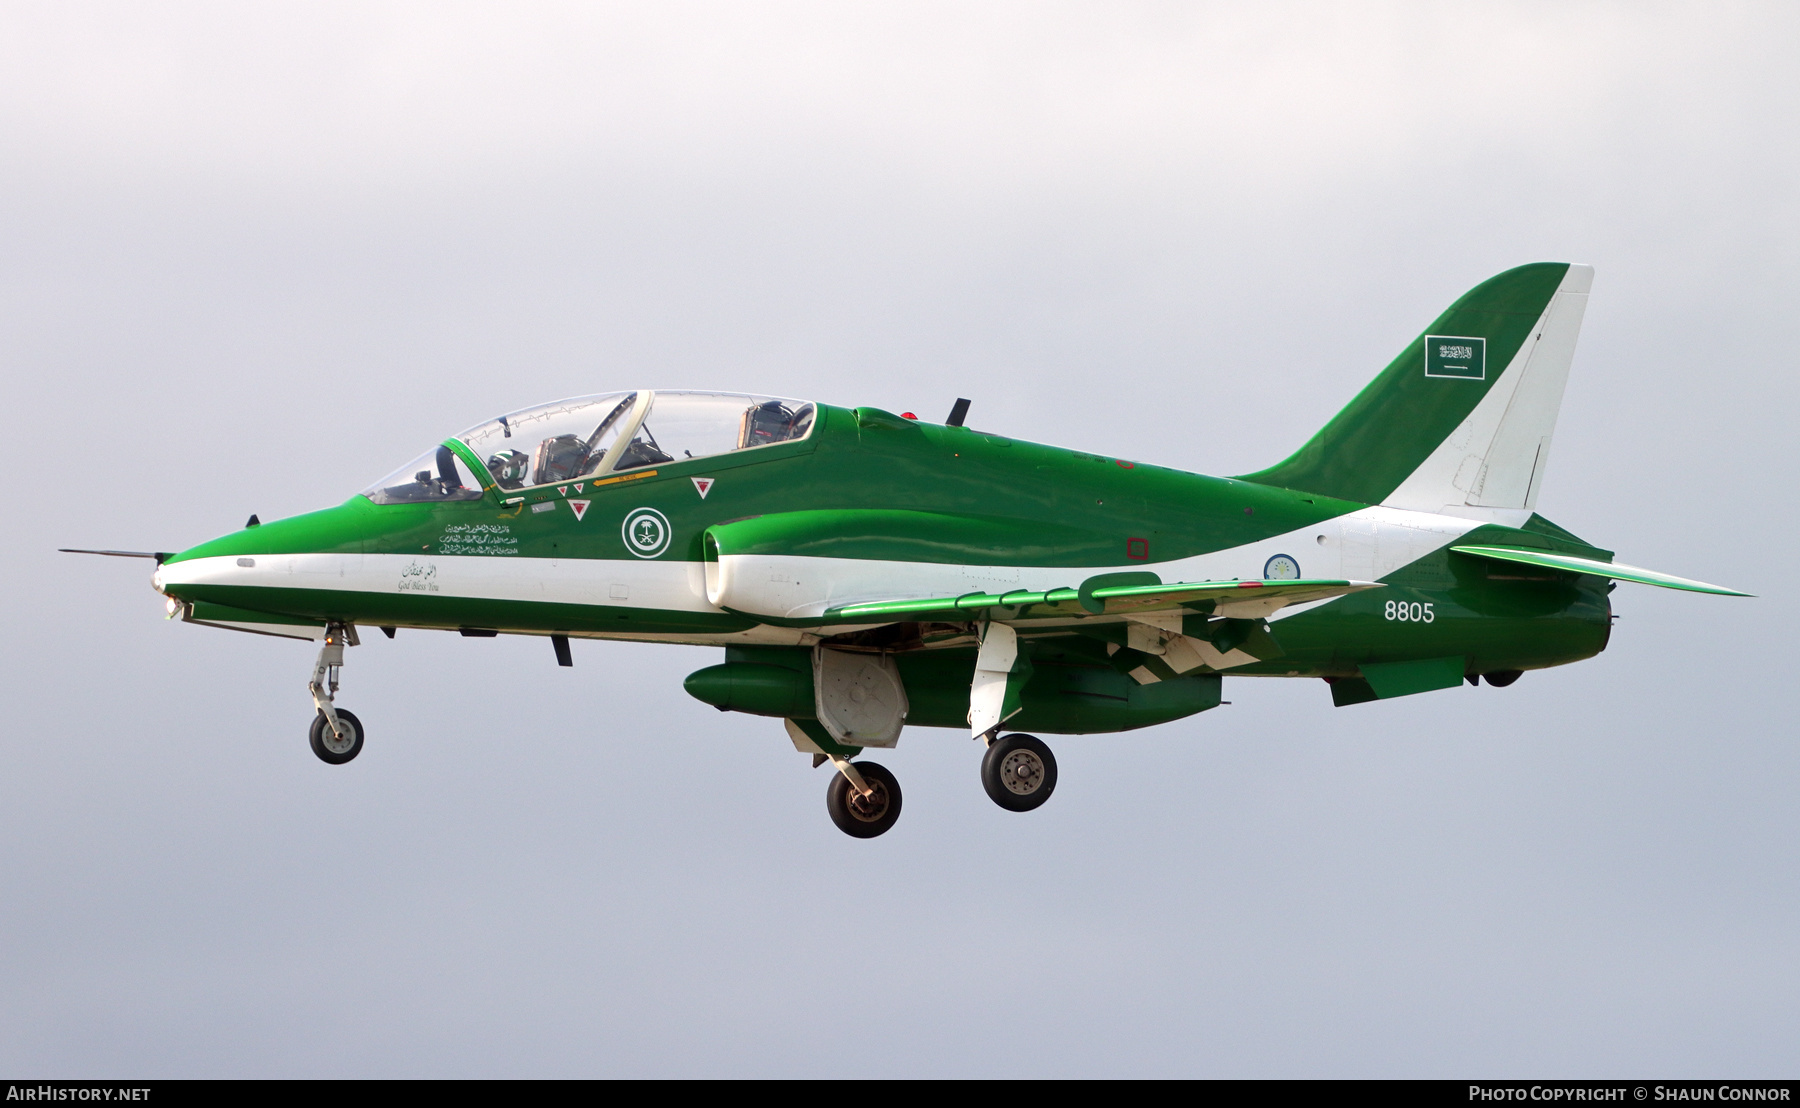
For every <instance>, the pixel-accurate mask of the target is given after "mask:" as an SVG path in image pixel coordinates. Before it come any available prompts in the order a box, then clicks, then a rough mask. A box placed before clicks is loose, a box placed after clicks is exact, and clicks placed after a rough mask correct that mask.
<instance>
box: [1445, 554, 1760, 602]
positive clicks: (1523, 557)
mask: <svg viewBox="0 0 1800 1108" xmlns="http://www.w3.org/2000/svg"><path fill="white" fill-rule="evenodd" d="M1450 549H1451V550H1454V551H1456V552H1457V553H1458V554H1468V555H1471V556H1472V557H1476V558H1489V559H1492V560H1493V561H1496V562H1516V563H1518V564H1520V565H1527V566H1538V567H1540V568H1542V569H1560V570H1563V571H1564V572H1566V573H1591V574H1593V575H1595V576H1596V577H1611V578H1614V579H1616V580H1619V581H1636V582H1637V583H1638V584H1640V585H1660V586H1662V587H1663V588H1665V589H1684V590H1686V591H1688V592H1707V593H1713V594H1715V595H1717V596H1754V595H1755V594H1754V593H1747V592H1739V591H1737V590H1736V589H1727V588H1722V587H1720V586H1718V585H1709V584H1707V583H1706V582H1705V581H1690V580H1689V579H1687V578H1686V577H1676V576H1675V575H1674V574H1671V573H1658V572H1657V571H1656V570H1653V569H1640V568H1638V567H1637V566H1626V565H1620V564H1619V563H1617V562H1602V561H1600V560H1598V559H1596V558H1577V557H1576V556H1574V555H1573V554H1552V553H1551V552H1549V551H1548V550H1522V549H1520V548H1518V547H1513V546H1453V547H1451V548H1450Z"/></svg>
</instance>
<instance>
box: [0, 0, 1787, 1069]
mask: <svg viewBox="0 0 1800 1108" xmlns="http://www.w3.org/2000/svg"><path fill="white" fill-rule="evenodd" d="M1797 49H1800V16H1797V15H1796V9H1795V8H1794V7H1793V6H1791V5H1784V4H1774V3H1771V4H1763V5H1759V4H1726V3H1717V2H1709V3H1704V4H1691V5H1680V4H1664V5H1645V4H1638V3H1621V4H1598V3H1596V4H1580V5H1570V4H1556V3H1543V4H1529V3H1520V4H1509V5H1479V4H1457V5H1448V4H1438V5H1429V4H1428V5H1406V4H1366V5H1343V4H1324V3H1319V4H1293V5H1277V4H1264V5H1256V6H1254V8H1253V9H1250V10H1246V9H1245V8H1244V6H1240V5H1231V6H1226V5H1220V6H1216V7H1215V6H1209V5H1198V4H1166V5H1165V4H1137V5H1132V4H1124V3H1117V2H1113V3H1105V4H1093V5H1056V4H1046V3H1028V4H1027V3H1020V4H971V3H955V4H942V5H933V4H926V3H906V4H898V5H873V4H863V5H852V4H843V3H820V4H813V5H799V4H724V3H721V4H695V5H683V4H674V3H661V4H656V5H639V6H622V7H606V6H603V5H594V4H589V5H569V6H559V5H549V4H525V3H508V4H487V5H477V4H460V5H453V4H443V3H434V4H418V5H404V4H360V5H326V4H293V5H281V4H257V5H242V4H229V3H221V4H216V5H202V4H162V5H142V4H117V5H95V4H74V3H69V2H55V3H42V4H36V3H19V2H7V3H5V4H3V5H0V384H3V385H4V388H3V391H0V402H3V403H4V406H5V408H4V411H5V415H6V417H7V424H8V425H9V426H11V427H12V428H13V430H14V432H17V434H16V435H15V437H14V439H13V440H12V441H13V447H12V448H11V449H10V450H9V451H8V452H7V458H8V461H9V462H10V464H11V466H12V468H13V470H14V472H15V473H16V474H17V475H18V477H19V478H20V480H17V481H16V482H15V487H16V496H15V503H14V506H13V510H12V511H11V512H10V513H9V514H8V517H7V518H8V522H7V523H6V524H5V527H6V538H7V541H6V542H5V543H3V544H0V572H3V573H4V575H5V580H6V581H8V582H9V583H10V585H11V588H10V590H9V597H8V600H7V604H6V606H7V610H8V615H7V616H6V620H5V627H6V628H7V630H8V632H9V633H8V634H7V635H6V636H5V640H4V643H3V644H0V689H3V690H4V704H5V707H6V716H7V718H6V723H5V725H4V727H0V735H3V736H4V738H3V739H0V751H3V752H4V755H5V758H4V769H0V1071H6V1072H9V1073H12V1074H15V1075H25V1074H30V1075H33V1076H38V1075H54V1076H79V1075H94V1076H99V1075H116V1076H224V1075H294V1076H426V1075H431V1076H463V1075H469V1076H473V1075H482V1076H509V1075H510V1076H527V1075H545V1076H608V1075H710V1076H726V1075H765V1076H766V1075H843V1076H854V1075H987V1076H1021V1077H1028V1076H1064V1075H1088V1076H1098V1075H1187V1076H1258V1075H1294V1076H1364V1075H1395V1076H1406V1075H1433V1076H1472V1075H1481V1076H1496V1075H1523V1076H1544V1075H1629V1074H1646V1075H1649V1074H1655V1075H1663V1076H1669V1075H1695V1076H1711V1075H1716V1076H1745V1075H1783V1076H1789V1077H1791V1076H1792V1075H1793V1074H1794V1072H1795V1070H1796V1068H1797V1067H1796V1063H1797V1062H1800V1047H1797V1046H1796V1044H1797V1043H1800V884H1797V881H1796V876H1795V875H1796V873H1797V872H1800V801H1797V799H1796V783H1797V776H1800V753H1797V752H1796V742H1795V740H1796V734H1795V730H1796V729H1795V727H1794V725H1793V722H1792V721H1793V715H1794V705H1793V700H1792V689H1793V681H1794V674H1795V672H1796V664H1797V662H1800V659H1797V658H1796V653H1797V652H1796V649H1795V646H1794V636H1793V628H1794V626H1795V624H1796V620H1797V619H1800V606H1797V605H1796V604H1795V602H1794V588H1793V581H1794V578H1795V572H1794V571H1795V556H1794V553H1793V551H1794V548H1795V538H1796V535H1795V526H1794V521H1793V517H1792V516H1791V515H1789V514H1788V513H1789V512H1790V511H1792V510H1793V496H1792V478H1791V473H1792V471H1793V468H1794V443H1795V439H1796V436H1795V432H1794V426H1795V417H1796V414H1797V407H1800V405H1797V403H1796V401H1797V399H1800V387H1797V386H1796V383H1795V372H1794V365H1795V356H1794V352H1793V338H1792V332H1793V330H1794V325H1793V314H1794V306H1795V304H1796V303H1800V265H1797V263H1800V250H1797V249H1796V247H1797V246H1800V201H1797V200H1796V197H1797V196H1800V172H1797V170H1800V154H1797V153H1796V151H1797V149H1800V144H1797V142H1796V140H1797V138H1800V134H1797V126H1796V124H1797V112H1796V109H1797V108H1800V103H1797V101H1800V79H1797V78H1796V74H1795V70H1794V68H1793V66H1794V63H1793V58H1794V56H1795V53H1796V50H1797ZM1539 260H1563V261H1581V262H1588V263H1591V264H1593V265H1595V266H1596V267H1597V277H1596V281H1595V285H1594V293H1593V297H1592V301H1591V306H1590V309H1589V311H1588V314H1587V321H1586V324H1585V327H1584V330H1583V334H1582V339H1581V345H1580V347H1579V349H1578V351H1577V354H1576V359H1575V365H1574V371H1573V374H1572V377H1571V380H1570V385H1569V389H1568V395H1567V400H1566V403H1565V405H1564V408H1563V413H1562V420H1561V423H1560V425H1559V427H1558V432H1557V440H1556V453H1555V456H1554V459H1553V462H1552V465H1551V468H1550V470H1549V474H1548V478H1547V481H1546V484H1545V487H1544V492H1543V494H1542V498H1541V502H1540V505H1539V508H1540V510H1541V511H1542V512H1543V513H1544V514H1545V515H1547V516H1549V517H1550V518H1551V519H1553V520H1555V521H1556V522H1558V523H1559V524H1561V525H1562V526H1564V527H1567V528H1569V529H1571V530H1573V531H1574V532H1576V533H1577V534H1579V535H1581V536H1583V537H1584V538H1587V539H1589V540H1590V541H1592V542H1594V543H1596V544H1598V545H1600V546H1603V547H1607V548H1610V549H1614V550H1617V551H1618V554H1619V557H1620V559H1621V560H1622V561H1627V562H1632V563H1635V564H1639V565H1647V566H1651V567H1654V568H1657V569H1661V570H1665V571H1668V572H1672V573H1677V574H1682V575H1685V576H1693V577H1698V578H1702V579H1705V580H1711V581H1717V582H1720V583H1722V584H1726V585H1730V586H1735V587H1738V588H1743V589H1747V590H1749V591H1751V592H1755V593H1758V594H1760V596H1759V598H1758V599H1755V600H1734V599H1728V598H1718V597H1704V596H1696V595H1690V594H1677V593H1671V592H1665V591H1662V590H1655V589H1648V588H1642V587H1638V586H1631V585H1623V586H1621V587H1620V588H1619V590H1618V591H1617V592H1616V593H1615V594H1614V598H1613V602H1614V609H1615V611H1616V612H1618V613H1619V615H1620V619H1619V622H1618V624H1617V626H1616V628H1615V632H1614V635H1613V638H1612V643H1611V646H1610V648H1609V649H1608V650H1607V651H1606V653H1604V654H1602V655H1601V656H1599V657H1598V658H1595V659H1593V660H1591V661H1588V662H1585V663H1581V664H1579V665H1576V666H1571V667H1566V668H1563V669H1559V670H1553V671H1547V672H1538V673H1531V674H1528V675H1526V677H1525V678H1524V679H1522V680H1521V681H1519V682H1518V684H1516V685H1514V686H1512V687H1511V688H1508V689H1490V688H1485V687H1484V688H1481V689H1468V688H1462V689H1457V690H1451V691H1443V692H1437V693H1430V694H1426V695H1422V696H1417V697H1410V698H1405V699H1401V700H1397V701H1391V702H1384V703H1377V704H1369V705H1361V706H1357V707H1352V708H1347V709H1334V708H1333V707H1332V706H1331V700H1330V696H1329V694H1328V692H1327V690H1326V687H1325V686H1324V684H1323V683H1322V682H1317V681H1277V680H1264V681H1257V680H1251V679H1242V678H1240V679H1235V680H1228V681H1227V682H1226V698H1227V699H1228V700H1230V701H1232V703H1231V704H1230V705H1229V706H1227V707H1221V708H1220V709H1218V710H1216V711H1213V712H1208V713H1205V714H1203V715H1201V716H1197V717H1194V718H1192V719H1189V720H1184V721H1181V722H1178V723H1174V724H1169V725H1166V726H1163V727H1160V728H1156V729H1153V730H1150V731H1145V732H1138V733H1133V734H1127V735H1118V736H1088V737H1068V738H1052V739H1051V740H1050V741H1051V743H1052V745H1053V747H1054V749H1055V751H1056V753H1057V756H1058V759H1059V761H1060V763H1061V779H1060V785H1059V787H1058V789H1057V795H1056V797H1055V799H1054V800H1053V801H1052V802H1051V803H1050V804H1048V805H1047V806H1046V807H1045V808H1043V809H1041V810H1040V811H1038V812H1036V813H1032V814H1030V815H1024V816H1021V815H1014V814H1010V813H1006V812H1003V811H1001V810H1000V809H999V808H997V807H995V806H994V805H993V804H992V803H991V802H990V801H989V800H988V799H987V798H986V796H985V795H984V794H983V792H982V790H981V788H980V785H979V782H978V779H977V764H978V754H979V750H978V748H977V747H975V746H974V744H972V743H970V742H969V741H968V739H967V737H966V736H963V735H961V734H959V733H957V732H952V731H936V730H924V729H918V730H913V731H910V732H908V733H907V734H906V735H905V737H904V738H903V739H902V740H901V743H900V746H899V748H898V749H897V750H896V751H894V752H892V753H891V754H886V755H883V756H882V759H881V760H882V761H883V762H884V763H885V764H887V765H888V766H889V767H890V768H892V769H893V770H895V772H896V773H897V774H898V775H899V777H900V779H901V782H902V784H903V786H904V788H905V790H906V792H905V795H906V809H905V815H904V817H903V818H902V819H901V821H900V823H899V824H898V826H897V827H896V828H895V830H894V831H892V832H891V833H889V834H888V835H886V836H885V837H883V838H881V839H878V840H873V841H867V842H862V841H854V840H851V839H849V838H847V837H845V836H844V835H843V834H841V833H840V832H838V831H837V830H836V829H835V828H834V827H833V826H832V825H831V824H830V822H829V821H828V819H827V818H826V814H825V811H824V798H823V793H824V791H825V786H826V779H827V772H828V771H825V770H820V771H816V772H815V771H812V770H810V769H809V768H808V763H807V761H806V759H805V758H803V757H802V756H800V755H798V754H796V753H795V752H794V751H793V749H792V747H791V746H790V745H789V743H788V741H787V739H786V737H785V736H784V735H783V733H782V731H781V728H780V726H779V724H778V723H776V722H775V721H771V720H764V719H759V718H754V717H745V716H736V715H720V714H718V713H716V712H714V711H713V710H712V709H711V708H708V707H706V706H705V705H702V704H700V703H699V702H697V701H694V700H692V699H690V698H689V697H687V696H686V695H685V694H684V693H683V691H682V689H681V679H682V677H683V676H685V675H686V674H687V673H688V672H690V671H692V670H694V669H697V668H700V667H701V666H704V665H710V664H713V663H714V662H716V661H718V660H719V652H718V651H716V650H705V649H699V648H689V647H667V646H652V645H624V644H602V643H588V642H578V643H576V644H575V668H574V669H572V670H564V669H559V668H557V667H556V665H555V664H554V659H553V657H552V654H551V651H550V648H549V646H548V644H546V643H544V642H543V641H542V640H536V639H530V640H527V639H499V640H465V639H461V638H458V637H456V636H451V635H444V634H431V633H425V632H413V633H407V632H402V633H401V634H400V636H399V637H398V638H397V639H396V640H394V641H392V642H390V641H388V640H386V639H384V638H381V637H379V636H373V637H372V638H373V641H368V640H367V639H365V642H364V645H363V646H361V647H359V648H356V649H354V650H352V651H351V652H350V656H349V659H348V664H347V667H346V670H345V675H344V691H343V693H342V695H341V698H340V703H342V704H344V705H345V706H347V707H350V708H352V709H353V710H355V711H356V712H357V713H358V714H359V715H360V716H361V718H362V719H363V721H364V722H365V724H366V725H367V727H368V730H369V740H368V746H367V749H366V750H365V752H364V753H363V754H362V756H361V757H360V758H358V759H357V761H356V762H355V763H354V764H352V765H350V766H346V767H341V768H339V767H328V766H325V765H323V764H322V763H320V762H319V761H318V760H317V759H316V758H314V757H313V755H312V754H311V752H310V751H309V750H308V748H307V745H306V738H305V731H306V727H307V725H308V722H309V720H310V717H311V715H312V709H311V705H310V703H309V701H308V698H307V694H306V690H305V682H306V679H307V676H308V673H309V671H310V668H311V664H312V657H313V648H311V647H310V646H308V645H306V644H303V643H296V642H283V641H278V640H273V639H266V638H259V637H252V636H247V635H236V634H232V633H229V632H224V631H217V630H211V629H206V628H199V627H192V626H186V625H182V624H179V623H173V624H172V623H166V622H164V621H163V619H162V614H163V613H162V608H161V601H160V598H158V597H157V596H155V595H154V594H153V593H152V592H151V590H150V588H149V585H148V581H147V578H148V576H149V567H148V565H147V563H140V562H129V561H114V560H101V559H85V558H77V557H74V556H70V555H58V554H55V553H52V550H53V549H54V548H55V547H58V546H107V547H124V548H131V549H142V550H175V549H181V548H184V547H187V546H190V545H193V544H195V543H197V542H200V541H203V540H205V539H207V538H210V537H213V536H215V535H217V534H220V533H223V532H226V531H230V530H233V529H235V528H237V527H239V526H241V525H242V523H243V521H244V518H245V517H246V516H248V515H249V514H250V513H251V512H257V513H260V514H261V516H262V518H263V519H265V520H267V519H271V518H274V517H278V516H284V515H289V514H293V513H297V512H301V511H307V510H310V509H313V508H318V507H323V506H326V505H330V504H334V503H338V502H340V501H342V500H343V499H344V498H345V497H347V496H349V495H350V494H352V493H354V492H355V491H356V490H357V489H359V488H362V487H363V486H364V485H366V484H367V483H368V482H370V481H371V480H373V479H375V478H377V477H379V476H380V475H382V474H384V473H386V472H388V471H389V470H391V469H392V468H393V467H394V466H396V465H399V464H401V463H403V462H404V461H405V460H406V459H407V458H409V457H412V456H414V455H416V454H418V453H419V452H421V451H422V450H424V449H425V448H426V447H428V446H429V445H431V444H433V443H435V442H437V441H439V440H441V439H442V438H444V437H445V436H446V435H448V434H451V433H454V432H456V431H458V430H461V429H462V428H465V427H467V426H469V425H472V424H474V423H476V422H479V421H480V420H482V419H485V418H488V417H491V416H492V415H494V414H496V413H498V412H502V411H507V410H511V409H515V408H519V407H523V406H526V405H529V404H533V403H537V402H540V401H544V400H548V399H552V398H555V397H560V396H566V395H570V394H577V393H586V392H599V391H605V390H611V389H618V388H629V387H637V386H648V387H676V388H679V387H729V388H733V389H741V390H746V391H755V392H765V393H774V394H781V395H789V396H799V397H805V398H809V399H816V400H819V401H823V402H827V403H833V404H844V405H861V404H873V405H877V406H881V407H885V408H889V409H892V410H896V411H899V410H908V411H917V412H919V413H920V414H921V415H922V416H926V417H928V418H936V419H941V418H943V415H944V414H945V413H946V412H948V410H949V407H950V405H951V402H952V401H953V400H954V399H955V398H956V397H958V396H967V397H970V398H972V399H973V401H974V408H973V411H972V413H971V422H972V423H973V424H975V425H977V426H979V427H982V428H986V429H992V430H995V431H998V432H1002V433H1005V434H1007V435H1013V436H1018V437H1023V438H1031V439H1037V440H1041V441H1048V442H1053V443H1059V444H1064V445H1069V446H1075V447H1080V448H1084V449H1092V450H1097V451H1104V452H1107V453H1111V454H1118V455H1124V456H1128V457H1133V458H1141V459H1144V460H1148V461H1154V462H1159V463H1163V464H1168V465H1175V466H1181V467H1186V468H1192V469H1198V470H1201V471H1205V472H1213V473H1240V472H1245V471H1247V470H1252V469H1256V468H1260V467H1262V466H1264V465H1267V464H1269V463H1270V462H1272V461H1275V460H1277V459H1279V458H1281V457H1283V456H1285V455H1286V454H1287V453H1288V452H1289V451H1290V450H1292V449H1293V448H1294V447H1295V446H1296V445H1298V444H1299V443H1300V442H1301V441H1303V440H1304V439H1305V438H1306V437H1307V436H1308V435H1309V434H1311V432H1312V431H1313V430H1315V429H1316V428H1317V427H1318V426H1319V425H1320V424H1322V423H1323V422H1324V421H1325V420H1326V419H1328V418H1329V417H1330V416H1331V414H1332V413H1333V412H1335V411H1336V410H1337V409H1338V408H1339V407H1340V406H1341V405H1342V404H1343V403H1344V402H1345V401H1346V400H1348V399H1349V398H1350V397H1351V396H1352V395H1354V393H1355V392H1356V391H1357V390H1358V389H1359V388H1361V387H1362V385H1363V384H1364V383H1366V381H1367V380H1368V379H1369V378H1370V377H1371V376H1373V374H1374V373H1375V372H1376V371H1378V370H1379V369H1380V368H1381V367H1382V366H1383V365H1385V364H1386V363H1387V361H1388V360H1389V359H1390V358H1391V357H1392V356H1393V355H1394V354H1395V353H1397V352H1398V351H1399V350H1400V349H1401V348H1402V347H1403V346H1404V345H1405V344H1406V343H1407V342H1408V341H1409V340H1410V339H1411V338H1412V337H1413V336H1414V335H1416V334H1417V333H1418V332H1419V331H1420V329H1421V328H1423V327H1424V326H1425V325H1426V324H1427V323H1429V322H1430V321H1431V319H1432V318H1433V316H1435V315H1436V313H1437V312H1439V311H1440V310H1441V309H1442V308H1443V307H1444V306H1446V305H1447V304H1449V302H1450V301H1451V300H1453V299H1454V298H1455V297H1456V296H1458V295H1460V294H1461V293H1462V292H1463V291H1465V290H1466V289H1467V288H1469V287H1470V286H1472V285H1474V284H1476V283H1477V282H1479V281H1481V280H1483V279H1484V278H1486V277H1488V276H1490V275H1492V274H1494V273H1496V272H1498V271H1500V270H1502V269H1506V268H1508V267H1511V266H1513V265H1517V264H1520V263H1523V262H1528V261H1539ZM33 489H36V490H39V491H38V492H33V491H32V490H33Z"/></svg>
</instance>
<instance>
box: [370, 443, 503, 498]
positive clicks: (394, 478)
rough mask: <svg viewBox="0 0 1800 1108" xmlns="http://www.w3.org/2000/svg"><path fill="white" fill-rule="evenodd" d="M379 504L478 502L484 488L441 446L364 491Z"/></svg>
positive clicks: (450, 450) (452, 452) (451, 451)
mask: <svg viewBox="0 0 1800 1108" xmlns="http://www.w3.org/2000/svg"><path fill="white" fill-rule="evenodd" d="M363 495H364V496H366V497H368V498H369V499H370V500H372V501H374V502H375V503H377V504H421V503H426V502H434V503H436V502H443V501H447V500H479V499H480V498H481V485H480V483H479V482H477V481H476V480H474V478H472V477H471V476H470V475H469V471H468V469H467V467H465V466H464V465H463V462H462V459H461V458H458V457H457V456H456V451H454V450H452V449H450V448H449V447H448V446H438V447H434V448H433V449H431V450H427V451H426V452H425V453H423V454H421V455H419V456H418V457H417V458H415V459H413V460H412V461H410V462H408V463H407V464H405V465H403V466H401V467H400V468H399V469H397V470H395V471H394V472H392V473H390V474H388V475H387V476H386V477H383V478H382V479H381V480H379V481H377V482H375V484H374V485H373V486H371V487H370V488H367V489H364V490H363Z"/></svg>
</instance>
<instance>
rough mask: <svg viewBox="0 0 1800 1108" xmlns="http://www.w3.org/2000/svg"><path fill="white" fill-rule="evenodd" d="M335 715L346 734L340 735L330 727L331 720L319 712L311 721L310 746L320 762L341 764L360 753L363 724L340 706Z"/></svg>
mask: <svg viewBox="0 0 1800 1108" xmlns="http://www.w3.org/2000/svg"><path fill="white" fill-rule="evenodd" d="M337 717H338V722H339V723H342V724H343V725H344V729H345V730H346V731H347V732H348V734H346V735H343V736H342V737H340V736H339V735H338V733H337V732H336V731H333V730H332V729H331V722H330V721H329V720H327V719H326V718H325V713H324V712H320V713H319V714H318V715H316V716H314V717H313V721H312V748H313V753H314V754H317V755H318V756H319V760H320V761H321V762H326V763H328V764H330V765H334V766H341V765H343V764H344V763H345V762H348V761H349V760H350V759H352V758H354V757H356V756H357V755H358V754H361V753H362V744H363V725H362V720H360V719H357V718H356V717H355V716H354V715H351V714H350V713H349V712H346V711H344V709H342V708H339V709H338V710H337Z"/></svg>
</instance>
